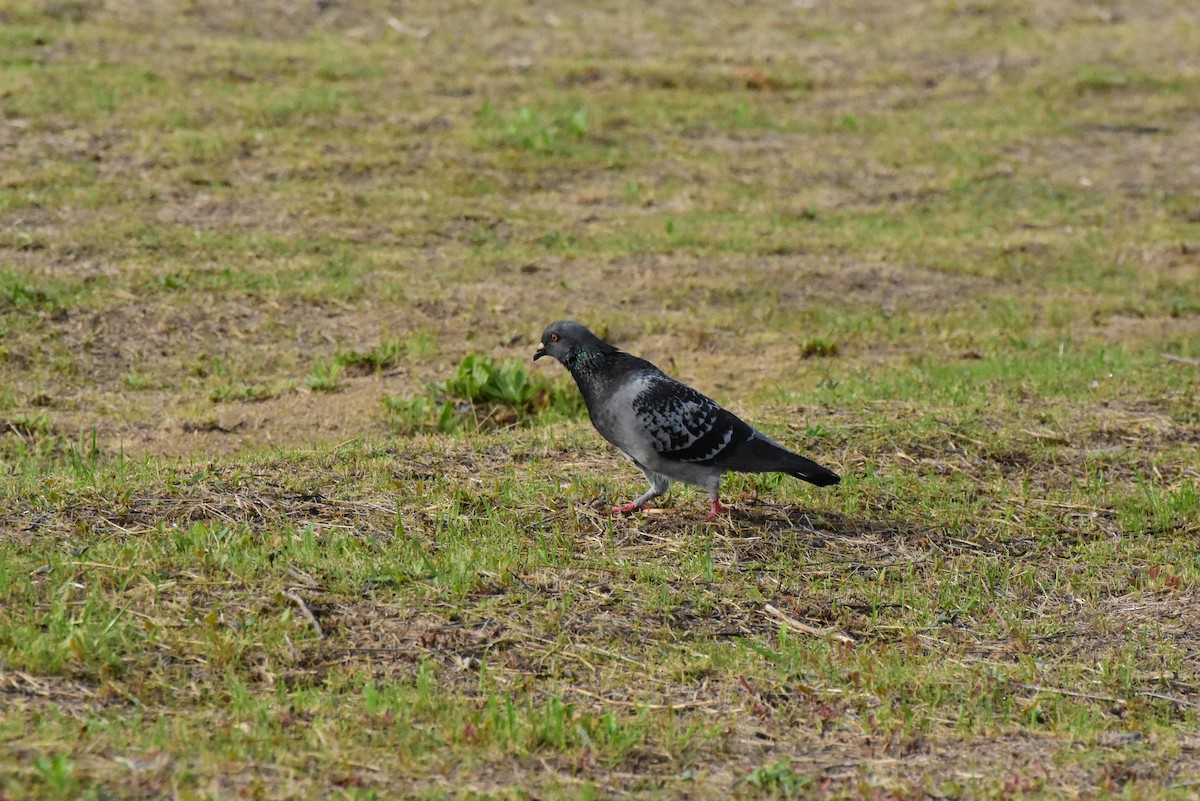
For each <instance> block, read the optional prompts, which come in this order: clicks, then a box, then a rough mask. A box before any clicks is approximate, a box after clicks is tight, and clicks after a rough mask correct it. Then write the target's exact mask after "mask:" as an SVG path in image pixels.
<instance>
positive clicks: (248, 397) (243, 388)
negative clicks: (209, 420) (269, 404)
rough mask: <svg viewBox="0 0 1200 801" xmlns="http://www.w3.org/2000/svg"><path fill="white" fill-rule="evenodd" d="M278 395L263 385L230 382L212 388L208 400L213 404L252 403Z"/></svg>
mask: <svg viewBox="0 0 1200 801" xmlns="http://www.w3.org/2000/svg"><path fill="white" fill-rule="evenodd" d="M277 394H278V393H276V392H272V391H271V389H270V388H269V387H267V386H266V385H265V384H250V383H247V382H245V381H230V382H229V383H227V384H222V385H220V386H218V387H214V388H213V390H212V391H211V392H209V393H208V399H209V400H211V401H212V402H213V403H236V402H238V401H245V402H250V403H252V402H254V401H262V400H267V399H268V398H273V397H275V396H276V395H277Z"/></svg>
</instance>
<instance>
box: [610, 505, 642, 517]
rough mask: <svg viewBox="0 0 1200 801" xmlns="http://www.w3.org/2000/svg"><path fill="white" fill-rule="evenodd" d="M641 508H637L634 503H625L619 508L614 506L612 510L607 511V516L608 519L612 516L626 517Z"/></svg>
mask: <svg viewBox="0 0 1200 801" xmlns="http://www.w3.org/2000/svg"><path fill="white" fill-rule="evenodd" d="M641 508H642V507H640V506H638V505H637V504H636V503H627V504H623V505H621V506H614V507H613V508H612V509H609V510H608V514H609V516H610V517H611V516H614V515H628V514H633V513H634V512H636V511H638V510H639V509H641Z"/></svg>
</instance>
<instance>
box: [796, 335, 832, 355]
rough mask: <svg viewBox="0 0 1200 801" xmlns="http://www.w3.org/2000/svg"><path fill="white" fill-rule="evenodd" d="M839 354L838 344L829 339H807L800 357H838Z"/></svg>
mask: <svg viewBox="0 0 1200 801" xmlns="http://www.w3.org/2000/svg"><path fill="white" fill-rule="evenodd" d="M837 353H838V346H837V343H836V342H831V341H829V340H828V339H822V338H821V337H812V338H810V339H806V340H804V343H803V344H802V345H801V346H800V356H801V357H802V358H805V359H812V358H824V357H828V356H836V355H837Z"/></svg>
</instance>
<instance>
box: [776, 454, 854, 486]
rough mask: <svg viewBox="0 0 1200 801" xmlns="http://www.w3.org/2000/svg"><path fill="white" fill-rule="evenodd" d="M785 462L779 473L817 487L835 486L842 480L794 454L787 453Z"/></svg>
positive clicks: (828, 470)
mask: <svg viewBox="0 0 1200 801" xmlns="http://www.w3.org/2000/svg"><path fill="white" fill-rule="evenodd" d="M786 462H787V466H786V467H784V468H783V469H782V470H780V471H779V472H781V473H787V474H788V475H789V476H795V477H796V478H799V479H803V480H804V481H807V482H808V483H809V484H816V485H817V486H818V487H828V486H829V485H830V484H836V483H838V482H839V481H841V480H842V477H841V476H839V475H838V474H837V473H835V472H833V471H832V470H830V469H829V468H828V467H822V466H821V465H819V464H817V463H816V462H814V461H813V460H812V459H805V458H804V457H803V456H800V455H798V454H795V453H789V454H788V458H787V460H786Z"/></svg>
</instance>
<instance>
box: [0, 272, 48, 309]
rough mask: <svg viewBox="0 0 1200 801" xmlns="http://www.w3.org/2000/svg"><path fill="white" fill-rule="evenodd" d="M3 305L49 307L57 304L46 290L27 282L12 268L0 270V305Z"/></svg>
mask: <svg viewBox="0 0 1200 801" xmlns="http://www.w3.org/2000/svg"><path fill="white" fill-rule="evenodd" d="M3 305H11V306H15V307H17V308H31V309H50V308H54V307H55V306H56V305H57V304H56V301H55V298H54V296H53V295H51V294H50V293H49V292H47V291H46V290H44V289H42V288H40V287H36V286H33V285H32V284H29V283H27V282H26V281H24V280H22V278H21V277H20V276H19V275H18V274H17V273H15V272H13V271H12V270H0V306H3Z"/></svg>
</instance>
